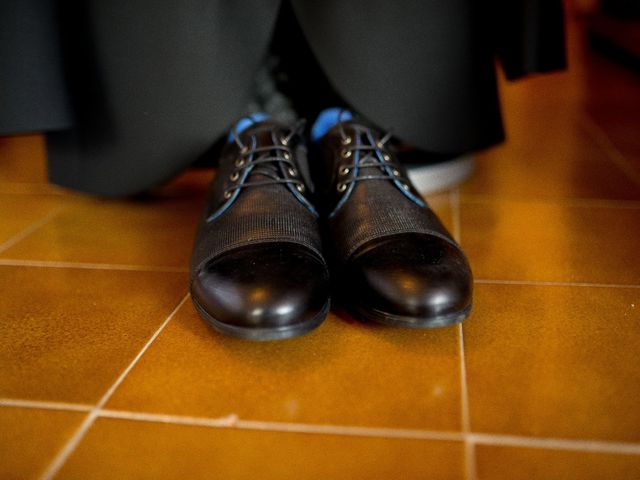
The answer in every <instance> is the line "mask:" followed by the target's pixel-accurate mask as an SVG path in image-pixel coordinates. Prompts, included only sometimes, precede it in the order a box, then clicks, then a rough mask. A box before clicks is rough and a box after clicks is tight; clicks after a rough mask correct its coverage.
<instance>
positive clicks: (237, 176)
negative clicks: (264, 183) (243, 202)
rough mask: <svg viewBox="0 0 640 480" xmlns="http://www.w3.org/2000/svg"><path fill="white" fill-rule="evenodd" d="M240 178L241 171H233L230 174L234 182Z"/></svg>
mask: <svg viewBox="0 0 640 480" xmlns="http://www.w3.org/2000/svg"><path fill="white" fill-rule="evenodd" d="M239 178H240V172H233V173H232V174H231V175H229V180H231V181H232V182H236V181H237V180H238V179H239Z"/></svg>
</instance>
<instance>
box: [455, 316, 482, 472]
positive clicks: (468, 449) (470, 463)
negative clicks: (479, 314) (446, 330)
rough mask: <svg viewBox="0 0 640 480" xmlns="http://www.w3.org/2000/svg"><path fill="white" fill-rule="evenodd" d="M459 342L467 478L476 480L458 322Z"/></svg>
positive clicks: (461, 331)
mask: <svg viewBox="0 0 640 480" xmlns="http://www.w3.org/2000/svg"><path fill="white" fill-rule="evenodd" d="M458 344H459V345H460V402H461V404H462V432H463V434H464V454H465V465H466V470H467V480H476V478H477V475H476V451H475V450H476V447H475V443H474V442H473V441H472V439H471V437H470V433H471V412H470V410H469V387H468V384H467V360H466V355H465V350H464V329H463V326H462V323H459V324H458Z"/></svg>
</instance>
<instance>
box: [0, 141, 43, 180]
mask: <svg viewBox="0 0 640 480" xmlns="http://www.w3.org/2000/svg"><path fill="white" fill-rule="evenodd" d="M45 158H46V154H45V147H44V138H43V136H42V135H40V134H33V135H13V136H7V137H0V183H9V182H10V183H14V182H15V183H46V182H47V170H46V161H45Z"/></svg>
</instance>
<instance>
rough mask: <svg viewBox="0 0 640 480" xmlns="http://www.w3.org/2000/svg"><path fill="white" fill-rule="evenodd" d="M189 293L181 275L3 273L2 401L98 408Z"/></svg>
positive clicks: (73, 271) (6, 269) (28, 269)
mask: <svg viewBox="0 0 640 480" xmlns="http://www.w3.org/2000/svg"><path fill="white" fill-rule="evenodd" d="M186 290H187V279H186V276H185V275H184V274H181V273H162V272H130V271H129V272H127V271H106V270H85V269H61V268H32V267H6V266H4V267H0V292H3V294H2V295H0V312H2V329H0V371H2V375H0V397H8V398H21V399H31V400H54V401H65V402H79V403H95V402H97V401H98V400H99V399H100V397H101V396H102V395H103V394H104V393H105V392H106V391H107V389H108V388H109V387H110V386H111V384H112V383H113V382H114V381H115V380H116V379H117V378H118V376H119V375H120V373H121V372H122V371H123V370H124V369H125V368H126V367H127V365H128V364H129V362H131V360H133V358H134V357H135V355H136V354H137V353H138V351H139V350H140V349H141V348H142V346H143V345H144V344H145V343H146V342H147V340H148V339H149V338H150V337H151V335H152V334H153V333H154V331H155V330H156V329H157V328H158V327H159V326H160V325H161V324H162V322H163V321H164V320H165V319H166V318H167V316H168V315H169V313H170V312H171V311H172V310H173V309H174V308H175V306H176V305H177V304H178V303H179V301H180V299H181V298H183V297H184V295H185V293H186Z"/></svg>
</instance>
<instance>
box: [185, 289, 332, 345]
mask: <svg viewBox="0 0 640 480" xmlns="http://www.w3.org/2000/svg"><path fill="white" fill-rule="evenodd" d="M191 301H192V302H193V306H194V307H195V308H196V310H197V312H198V314H199V315H200V317H201V318H202V319H203V320H205V321H206V322H207V323H208V324H209V325H211V326H212V327H213V328H214V330H216V331H218V332H220V333H224V334H225V335H230V336H232V337H236V338H241V339H243V340H253V341H268V340H284V339H287V338H292V337H299V336H301V335H304V334H305V333H309V332H310V331H311V330H313V329H315V328H317V327H318V326H320V324H321V323H322V322H323V321H324V320H325V318H327V315H328V314H329V308H330V303H331V302H330V301H327V303H325V304H324V306H323V307H322V310H321V311H320V312H319V313H318V314H317V315H316V316H315V317H313V318H312V319H311V320H307V321H306V322H302V323H296V324H294V325H287V326H283V327H272V328H264V327H255V328H253V327H251V328H248V327H237V326H235V325H229V324H227V323H224V322H221V321H220V320H217V319H215V318H213V317H212V316H211V315H210V314H209V313H208V312H207V311H206V310H205V309H204V308H202V306H201V305H200V304H199V303H198V301H197V300H196V299H195V298H193V296H192V297H191Z"/></svg>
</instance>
